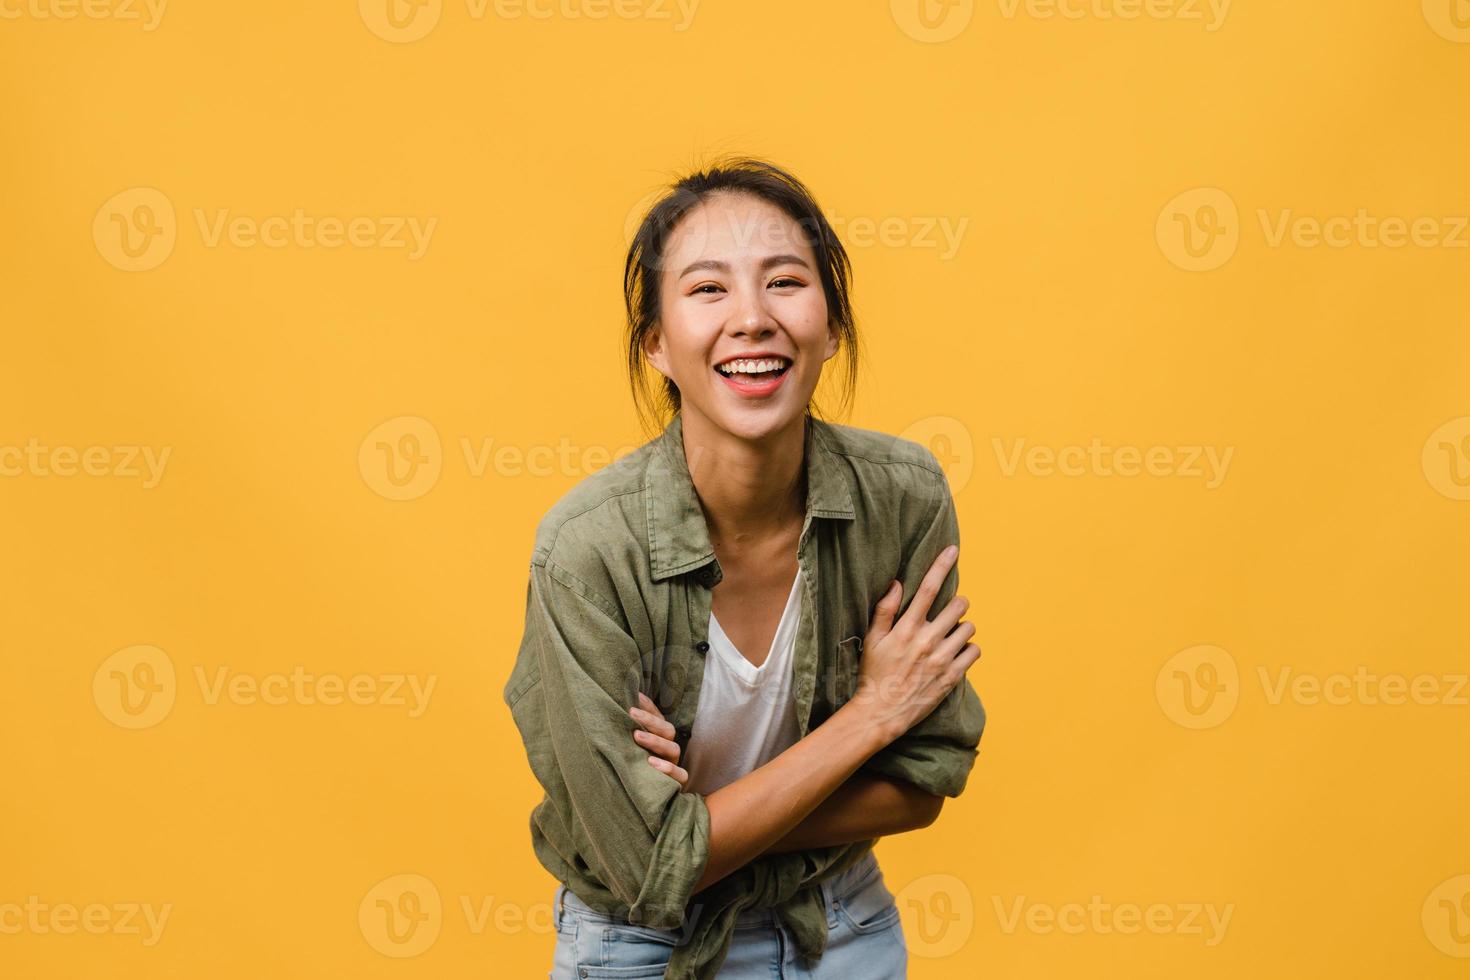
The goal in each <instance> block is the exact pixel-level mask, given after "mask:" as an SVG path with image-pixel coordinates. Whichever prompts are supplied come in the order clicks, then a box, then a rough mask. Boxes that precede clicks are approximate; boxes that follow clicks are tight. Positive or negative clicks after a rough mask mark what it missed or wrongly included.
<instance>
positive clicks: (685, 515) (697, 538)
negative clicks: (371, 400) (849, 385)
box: [644, 412, 856, 582]
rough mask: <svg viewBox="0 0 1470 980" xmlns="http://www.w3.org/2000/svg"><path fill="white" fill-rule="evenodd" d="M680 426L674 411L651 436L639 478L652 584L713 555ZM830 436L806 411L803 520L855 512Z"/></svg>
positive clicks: (681, 420) (681, 419)
mask: <svg viewBox="0 0 1470 980" xmlns="http://www.w3.org/2000/svg"><path fill="white" fill-rule="evenodd" d="M683 429H684V416H683V414H682V413H677V412H676V413H675V414H674V417H673V419H672V420H671V421H670V422H669V424H668V425H667V426H665V427H664V431H663V433H662V434H661V435H660V436H659V437H658V438H657V439H656V440H655V442H656V445H655V447H654V452H653V457H652V459H651V460H650V461H649V464H648V470H647V475H646V478H645V482H644V489H645V494H644V500H645V505H646V508H647V513H648V547H649V561H650V563H651V566H652V571H653V580H654V581H655V582H658V581H661V580H663V579H665V578H668V577H669V576H671V575H677V574H679V573H680V572H685V571H688V570H689V569H691V568H698V567H699V566H701V565H703V564H705V563H706V562H708V561H709V560H710V559H711V558H712V557H714V548H713V546H712V545H711V544H710V540H709V528H708V526H707V525H706V524H705V521H704V511H703V509H701V507H700V505H699V497H698V495H697V494H696V493H695V492H694V481H693V479H692V478H691V477H690V475H689V464H688V461H687V460H686V459H685V457H684V436H683ZM830 438H831V436H830V433H829V432H828V423H826V422H824V421H822V420H821V419H818V418H816V417H815V416H811V415H808V416H807V419H806V443H805V451H804V456H803V459H804V462H805V466H806V479H807V497H806V516H807V521H808V522H810V519H811V518H813V517H837V518H845V519H848V520H851V519H853V518H854V517H855V516H856V515H855V514H854V512H853V508H852V491H851V489H850V487H849V485H848V478H847V476H846V474H845V473H844V472H843V470H844V467H843V466H842V464H841V462H840V461H839V460H838V459H837V456H836V453H835V452H833V450H832V448H831V445H830V443H829V439H830ZM804 526H805V525H803V527H804Z"/></svg>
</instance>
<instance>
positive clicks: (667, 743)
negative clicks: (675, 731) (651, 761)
mask: <svg viewBox="0 0 1470 980" xmlns="http://www.w3.org/2000/svg"><path fill="white" fill-rule="evenodd" d="M633 739H634V741H636V742H637V743H638V744H639V745H641V746H643V747H644V748H645V749H648V750H649V751H650V752H653V753H655V754H657V755H658V756H659V757H661V758H664V759H668V760H669V761H670V762H678V761H679V743H678V742H675V741H672V740H670V739H667V738H660V737H659V736H657V735H655V734H653V733H652V732H645V731H644V730H643V729H641V728H640V729H638V730H637V731H635V732H633Z"/></svg>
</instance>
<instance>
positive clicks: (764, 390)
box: [710, 351, 796, 398]
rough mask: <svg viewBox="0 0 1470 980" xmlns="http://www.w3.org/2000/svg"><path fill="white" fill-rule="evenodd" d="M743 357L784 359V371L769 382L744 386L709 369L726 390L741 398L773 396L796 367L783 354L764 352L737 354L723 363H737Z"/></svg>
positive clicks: (792, 360)
mask: <svg viewBox="0 0 1470 980" xmlns="http://www.w3.org/2000/svg"><path fill="white" fill-rule="evenodd" d="M745 357H755V358H760V357H781V358H785V359H786V370H785V371H784V372H782V374H781V376H780V377H778V378H773V379H772V380H770V381H762V382H761V383H760V384H745V383H741V382H739V381H735V380H734V379H732V378H727V377H725V376H724V375H723V374H721V373H720V372H719V371H715V369H714V368H713V367H711V368H710V370H711V371H714V373H715V377H717V378H719V379H720V380H721V381H723V382H724V383H725V386H726V387H727V388H729V389H730V390H731V391H733V392H735V394H737V395H739V396H740V397H741V398H769V397H770V396H771V395H773V394H774V393H775V392H776V390H777V389H778V388H780V387H781V385H783V384H785V383H786V379H787V378H789V377H791V371H792V369H793V368H794V367H795V366H796V360H795V358H791V357H787V356H786V355H785V354H777V353H775V352H774V351H764V352H759V353H755V354H739V355H737V356H735V357H727V358H725V361H738V360H740V359H741V358H745ZM725 361H720V362H719V363H720V364H724V363H725Z"/></svg>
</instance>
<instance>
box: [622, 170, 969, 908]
mask: <svg viewBox="0 0 1470 980" xmlns="http://www.w3.org/2000/svg"><path fill="white" fill-rule="evenodd" d="M662 268H663V270H664V271H663V272H662V273H661V286H660V316H659V323H658V327H657V329H656V330H654V331H653V332H652V333H651V334H650V335H649V337H648V338H646V340H645V343H644V348H643V350H644V354H645V355H646V357H647V359H648V361H649V363H651V364H652V365H653V366H654V367H655V368H656V369H657V370H658V371H659V372H661V373H662V374H664V375H665V376H666V377H669V378H671V379H672V380H673V381H674V383H675V384H676V385H677V386H678V388H679V393H680V398H681V415H682V416H683V420H684V422H683V440H684V454H685V459H686V461H687V462H688V465H689V471H690V476H691V478H692V480H693V482H694V487H695V491H696V493H697V495H698V497H699V500H700V504H701V506H702V508H703V510H704V516H705V521H706V525H707V527H708V528H709V531H710V539H711V543H712V544H713V545H714V547H715V551H716V557H717V558H718V559H719V561H720V563H721V567H722V568H724V570H725V572H726V576H727V578H726V580H725V581H723V582H722V583H721V585H720V586H719V587H717V588H716V589H715V597H714V598H713V599H712V606H713V607H714V608H716V616H720V611H719V610H722V609H723V610H728V611H729V625H731V626H735V628H736V629H737V630H738V631H739V632H740V638H736V637H733V636H732V639H736V642H737V645H738V646H740V649H741V650H742V651H743V652H745V653H746V654H747V655H750V654H752V653H754V655H755V656H764V654H765V651H766V650H767V649H769V645H770V636H771V633H773V632H774V629H775V627H774V623H773V622H772V623H770V624H768V623H767V622H766V617H768V616H770V615H771V612H770V610H771V608H772V602H773V601H774V600H772V599H771V596H773V595H775V596H777V598H778V599H779V598H784V597H785V595H786V594H787V592H789V590H790V586H791V581H792V576H794V575H795V567H794V565H795V551H796V547H795V545H796V538H795V535H796V534H799V532H800V528H801V522H802V519H803V515H804V495H805V488H804V487H802V486H801V485H800V484H801V476H802V473H803V471H804V458H803V449H804V439H805V425H806V420H805V409H806V406H807V405H808V404H809V403H810V401H811V398H812V395H813V393H814V391H815V388H816V385H817V382H818V380H819V378H820V375H821V369H822V365H823V363H824V362H825V361H826V360H827V359H829V358H831V357H832V356H833V355H834V354H836V352H837V350H838V345H839V344H838V341H839V338H838V335H837V333H836V330H835V328H834V327H833V325H832V324H831V322H830V321H829V318H828V311H827V303H826V298H825V293H824V291H823V289H822V283H821V279H820V276H819V273H818V263H817V258H816V255H815V253H814V251H813V250H812V248H811V246H810V244H808V242H807V240H806V236H805V234H804V233H803V231H802V229H801V227H800V226H799V225H798V224H797V223H796V221H795V220H793V219H792V218H791V217H790V216H789V215H787V214H786V213H785V212H784V211H782V210H781V209H780V208H777V207H775V206H774V205H771V204H769V203H768V202H766V201H764V200H762V199H760V198H757V197H754V196H752V195H748V194H728V193H726V194H717V195H714V196H712V197H711V198H709V199H707V200H706V201H705V202H704V203H702V204H700V205H699V206H698V207H696V208H695V209H693V210H692V211H691V212H689V214H687V215H685V217H684V218H683V219H682V220H681V221H680V223H679V225H678V226H677V227H676V228H675V229H674V231H673V233H672V234H671V235H670V238H669V241H668V243H667V245H666V248H665V252H664V255H663V266H662ZM757 353H759V354H761V355H774V356H776V357H778V358H780V359H783V360H785V361H786V362H788V366H787V367H786V376H785V378H784V380H783V381H782V383H781V384H780V385H779V386H776V387H775V389H774V390H773V391H772V392H770V393H769V394H764V395H759V396H753V395H750V394H747V393H745V392H742V391H740V390H739V389H738V388H737V387H735V386H733V384H732V382H730V381H728V380H726V379H725V378H724V377H722V376H721V374H720V373H719V372H718V371H716V370H715V366H716V365H718V364H723V363H724V362H726V361H728V360H729V359H730V358H732V357H737V356H747V355H752V354H757ZM793 527H794V529H795V530H794V531H793ZM957 556H958V548H953V547H952V548H951V549H949V550H946V551H945V552H944V553H942V554H941V555H940V556H939V558H938V559H936V560H935V563H934V565H933V566H932V567H931V568H930V569H929V571H928V572H927V573H926V574H925V576H924V579H923V581H922V582H921V583H920V585H919V587H918V590H917V592H916V594H915V596H914V599H913V601H912V602H911V603H910V604H909V608H908V609H907V610H905V612H904V615H903V616H902V617H900V618H898V619H897V620H896V621H895V618H894V617H895V616H896V615H897V612H898V603H899V600H900V598H901V596H902V592H901V590H900V589H899V588H898V587H897V586H898V583H896V582H895V583H894V587H893V588H891V589H890V590H889V592H888V594H887V595H885V596H884V597H883V598H882V599H881V600H880V601H879V602H878V606H877V609H876V610H875V613H874V618H873V623H872V626H870V628H869V632H868V638H867V640H866V641H865V643H864V646H863V659H862V665H861V668H860V676H859V679H858V687H857V690H856V692H855V694H854V696H853V697H852V699H851V700H849V701H848V702H847V703H846V704H844V705H843V706H842V707H841V708H839V709H838V710H837V711H836V712H835V713H833V715H832V716H831V717H830V718H828V719H827V720H826V722H824V723H823V724H822V725H820V726H818V727H817V728H816V729H814V730H812V731H811V732H809V733H808V734H807V736H806V737H805V738H803V739H801V740H800V741H799V742H797V743H796V744H795V745H793V746H791V747H790V748H788V749H787V750H786V751H785V752H783V753H781V754H780V755H779V756H777V757H776V758H774V759H772V760H771V761H770V762H768V763H766V764H765V765H764V766H761V767H760V768H758V769H756V770H755V771H754V772H751V773H748V774H746V775H745V776H742V777H741V778H739V779H737V780H735V781H734V782H732V783H730V784H728V785H726V786H724V787H721V788H720V789H718V790H716V791H715V792H713V793H710V794H708V795H707V796H706V797H705V804H706V806H707V808H708V810H709V817H710V835H709V860H708V862H707V864H706V867H705V870H704V873H703V875H702V876H701V878H700V880H699V881H698V882H697V883H696V884H695V887H694V890H695V891H696V892H697V891H700V890H702V889H704V888H707V887H708V886H709V885H711V884H713V883H715V882H717V881H719V880H720V879H722V878H724V877H725V876H726V875H728V874H730V873H731V872H733V871H735V870H737V869H739V868H741V867H743V866H744V865H746V864H747V863H749V862H750V861H752V860H754V859H755V858H757V857H760V856H761V855H762V854H768V853H777V852H779V851H781V850H791V849H795V848H798V847H802V846H812V845H811V844H809V843H803V842H806V841H812V840H822V842H823V843H837V842H839V841H837V840H833V839H827V838H833V837H837V838H842V837H845V838H847V839H848V840H861V839H866V838H869V837H872V836H878V835H879V833H878V832H877V831H878V829H879V828H878V826H877V825H878V824H881V825H882V827H884V828H887V830H886V831H883V832H887V833H893V832H896V831H897V830H905V829H912V828H914V827H917V826H923V825H925V824H926V823H928V822H931V821H932V820H933V819H934V817H935V815H937V813H938V807H939V805H940V803H942V800H940V799H939V798H936V797H933V796H930V795H929V794H922V793H921V794H919V796H928V797H929V798H928V799H927V800H924V799H919V798H918V797H917V796H916V795H915V793H914V792H913V791H912V790H911V789H906V788H904V787H902V786H900V785H898V784H896V783H894V782H893V781H891V780H885V779H879V778H877V777H868V776H866V774H865V775H863V776H861V777H858V778H857V779H855V780H854V779H853V776H854V774H855V773H856V772H857V770H858V768H859V767H860V766H861V765H862V764H863V763H864V762H865V761H867V760H868V759H869V758H870V757H871V756H872V755H873V754H874V753H876V752H877V751H878V750H880V749H882V748H883V747H884V746H886V745H888V744H889V743H890V742H892V741H893V740H894V739H896V738H898V737H899V736H900V735H902V734H903V733H904V732H906V731H908V729H909V728H910V727H912V726H913V725H914V724H916V723H917V722H918V721H919V720H920V719H922V718H923V717H924V716H925V715H927V714H928V713H929V712H930V711H931V710H933V708H934V707H935V706H936V705H937V704H938V703H939V702H940V701H941V700H942V699H943V698H944V697H945V695H947V694H948V693H949V691H950V690H952V689H953V688H954V686H955V685H956V684H957V683H959V681H960V679H961V678H962V677H963V676H964V672H965V671H966V670H967V669H968V668H969V666H970V665H971V664H972V663H974V662H975V660H976V659H977V658H978V657H979V656H980V650H979V648H978V647H977V646H975V645H974V644H973V643H970V642H968V641H969V639H970V637H971V636H973V635H974V632H975V628H974V626H973V625H972V624H970V623H968V622H964V623H961V622H960V617H961V616H962V615H963V614H964V612H965V610H966V609H967V608H968V606H969V603H968V600H966V599H965V598H964V597H963V596H956V597H955V598H954V599H953V600H951V601H950V603H949V604H947V605H946V606H945V607H944V608H943V609H941V610H938V611H937V613H936V614H935V616H934V617H933V619H930V618H929V612H930V606H931V605H932V604H933V601H934V598H935V597H936V596H937V595H938V592H939V587H940V585H941V584H942V583H943V581H944V579H945V577H946V576H947V575H948V573H949V571H950V569H951V568H952V567H953V565H954V563H955V561H956V560H957ZM765 562H769V563H770V564H769V565H765V564H763V563H765ZM752 570H754V574H753V575H752V574H750V573H751V572H752ZM788 571H789V573H790V574H789V575H788V574H787V572H788ZM783 583H784V586H785V588H784V589H782V588H781V586H782V584H783ZM732 585H733V586H734V587H733V588H730V589H729V590H728V592H727V593H726V596H725V597H720V596H719V593H720V591H721V589H724V588H725V587H726V586H732ZM777 609H778V612H777V614H778V615H779V605H778V606H777ZM745 612H749V613H750V614H751V615H749V616H746V615H744V613H745ZM720 622H721V625H726V618H725V617H723V616H721V617H720ZM767 625H769V626H770V631H769V632H768V631H767ZM762 638H764V639H765V643H764V644H762V643H761V640H762ZM742 639H743V641H744V642H743V645H742V642H741V641H742ZM645 707H647V705H645ZM641 710H643V709H640V708H639V707H637V706H633V707H631V708H630V709H629V711H630V714H632V716H633V717H634V719H635V720H637V721H638V722H639V723H640V724H641V725H644V726H645V727H650V728H651V729H652V728H656V726H658V725H660V723H661V724H662V725H663V726H667V722H666V721H663V720H662V719H660V718H656V717H655V716H654V715H652V714H648V713H647V712H646V711H644V714H643V717H640V711H641ZM672 734H673V731H672V728H671V727H666V728H665V729H663V730H659V731H652V730H650V731H649V732H644V733H643V734H641V735H640V734H638V733H635V738H638V739H639V742H640V744H643V745H645V746H646V747H649V748H650V750H651V751H652V746H648V743H647V742H644V741H643V740H644V739H645V738H659V737H662V738H665V739H667V738H668V737H669V736H671V735H672ZM674 748H675V749H677V746H675V747H674ZM667 751H668V749H667V747H665V752H667ZM650 764H652V765H655V766H657V767H659V768H664V767H665V766H668V767H669V768H664V771H665V772H668V773H669V774H670V775H671V776H673V777H674V778H675V779H679V776H678V775H676V773H675V771H674V770H677V771H678V772H683V770H682V769H680V768H679V767H678V765H677V756H675V757H674V759H672V760H670V759H668V758H664V757H661V756H660V755H658V754H655V755H652V756H651V757H650ZM684 779H686V780H687V773H686V774H685V775H684ZM850 780H851V785H848V784H849V781H850ZM839 790H841V793H840V794H839V792H838V791H839ZM857 804H861V805H860V806H859V805H857ZM865 813H866V814H872V815H876V816H871V817H868V816H864V815H863V814H865ZM868 820H872V821H873V823H872V824H871V825H870V824H869V823H867V822H866V821H868Z"/></svg>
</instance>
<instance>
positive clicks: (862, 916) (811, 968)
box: [550, 851, 908, 980]
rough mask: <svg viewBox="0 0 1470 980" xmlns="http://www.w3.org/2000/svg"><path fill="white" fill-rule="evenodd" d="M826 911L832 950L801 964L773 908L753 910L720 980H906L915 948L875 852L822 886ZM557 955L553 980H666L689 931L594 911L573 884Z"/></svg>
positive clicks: (560, 916)
mask: <svg viewBox="0 0 1470 980" xmlns="http://www.w3.org/2000/svg"><path fill="white" fill-rule="evenodd" d="M821 889H822V902H823V905H824V906H825V907H826V909H827V948H826V951H825V952H823V954H822V957H821V959H820V960H818V961H817V962H816V963H814V964H807V963H804V962H802V960H801V959H800V955H799V953H798V951H797V949H796V947H795V944H794V943H793V941H792V938H791V934H790V932H789V931H788V930H787V929H786V927H785V926H783V925H782V924H781V922H780V920H779V919H777V918H776V917H775V915H774V914H773V913H772V912H771V911H770V910H769V909H747V910H746V911H744V912H742V913H740V916H739V917H738V918H737V919H736V920H735V931H734V933H733V935H732V937H731V940H730V953H729V956H728V957H726V959H725V963H724V965H723V966H721V967H720V973H719V976H720V978H721V980H725V978H729V980H906V978H907V977H908V948H907V946H905V945H904V939H903V925H902V923H901V922H900V921H899V917H898V906H897V904H895V903H894V900H893V894H892V893H891V892H890V891H889V890H888V887H887V885H885V884H884V882H883V872H882V871H881V870H879V868H878V859H877V857H876V855H874V854H873V853H872V852H871V851H869V852H868V855H867V857H865V858H864V859H863V860H861V861H859V862H858V863H857V864H855V865H853V866H852V867H851V868H849V869H848V870H847V871H845V872H843V873H842V874H840V875H838V876H836V877H835V878H831V879H829V880H827V881H824V882H822V883H821ZM552 909H553V911H554V918H555V920H556V954H555V957H554V959H553V961H552V964H551V974H550V976H551V980H596V978H599V977H602V978H613V977H617V978H621V980H644V978H650V980H651V978H656V977H662V976H663V974H664V967H665V966H667V965H668V962H669V957H670V956H671V955H672V954H673V948H674V947H675V946H677V945H679V944H680V943H681V942H685V941H687V939H688V937H689V935H690V930H689V929H684V930H665V929H651V928H649V927H647V926H635V925H629V924H628V923H627V922H626V921H625V920H622V919H618V918H614V917H613V916H609V915H607V914H605V913H603V912H599V911H597V910H596V909H593V908H591V907H590V906H588V905H587V903H585V902H583V901H582V900H581V899H580V898H578V897H577V896H576V894H575V893H574V892H572V891H571V890H570V889H568V888H567V886H566V885H560V886H559V887H558V888H557V889H556V897H555V900H554V901H553V903H552Z"/></svg>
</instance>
